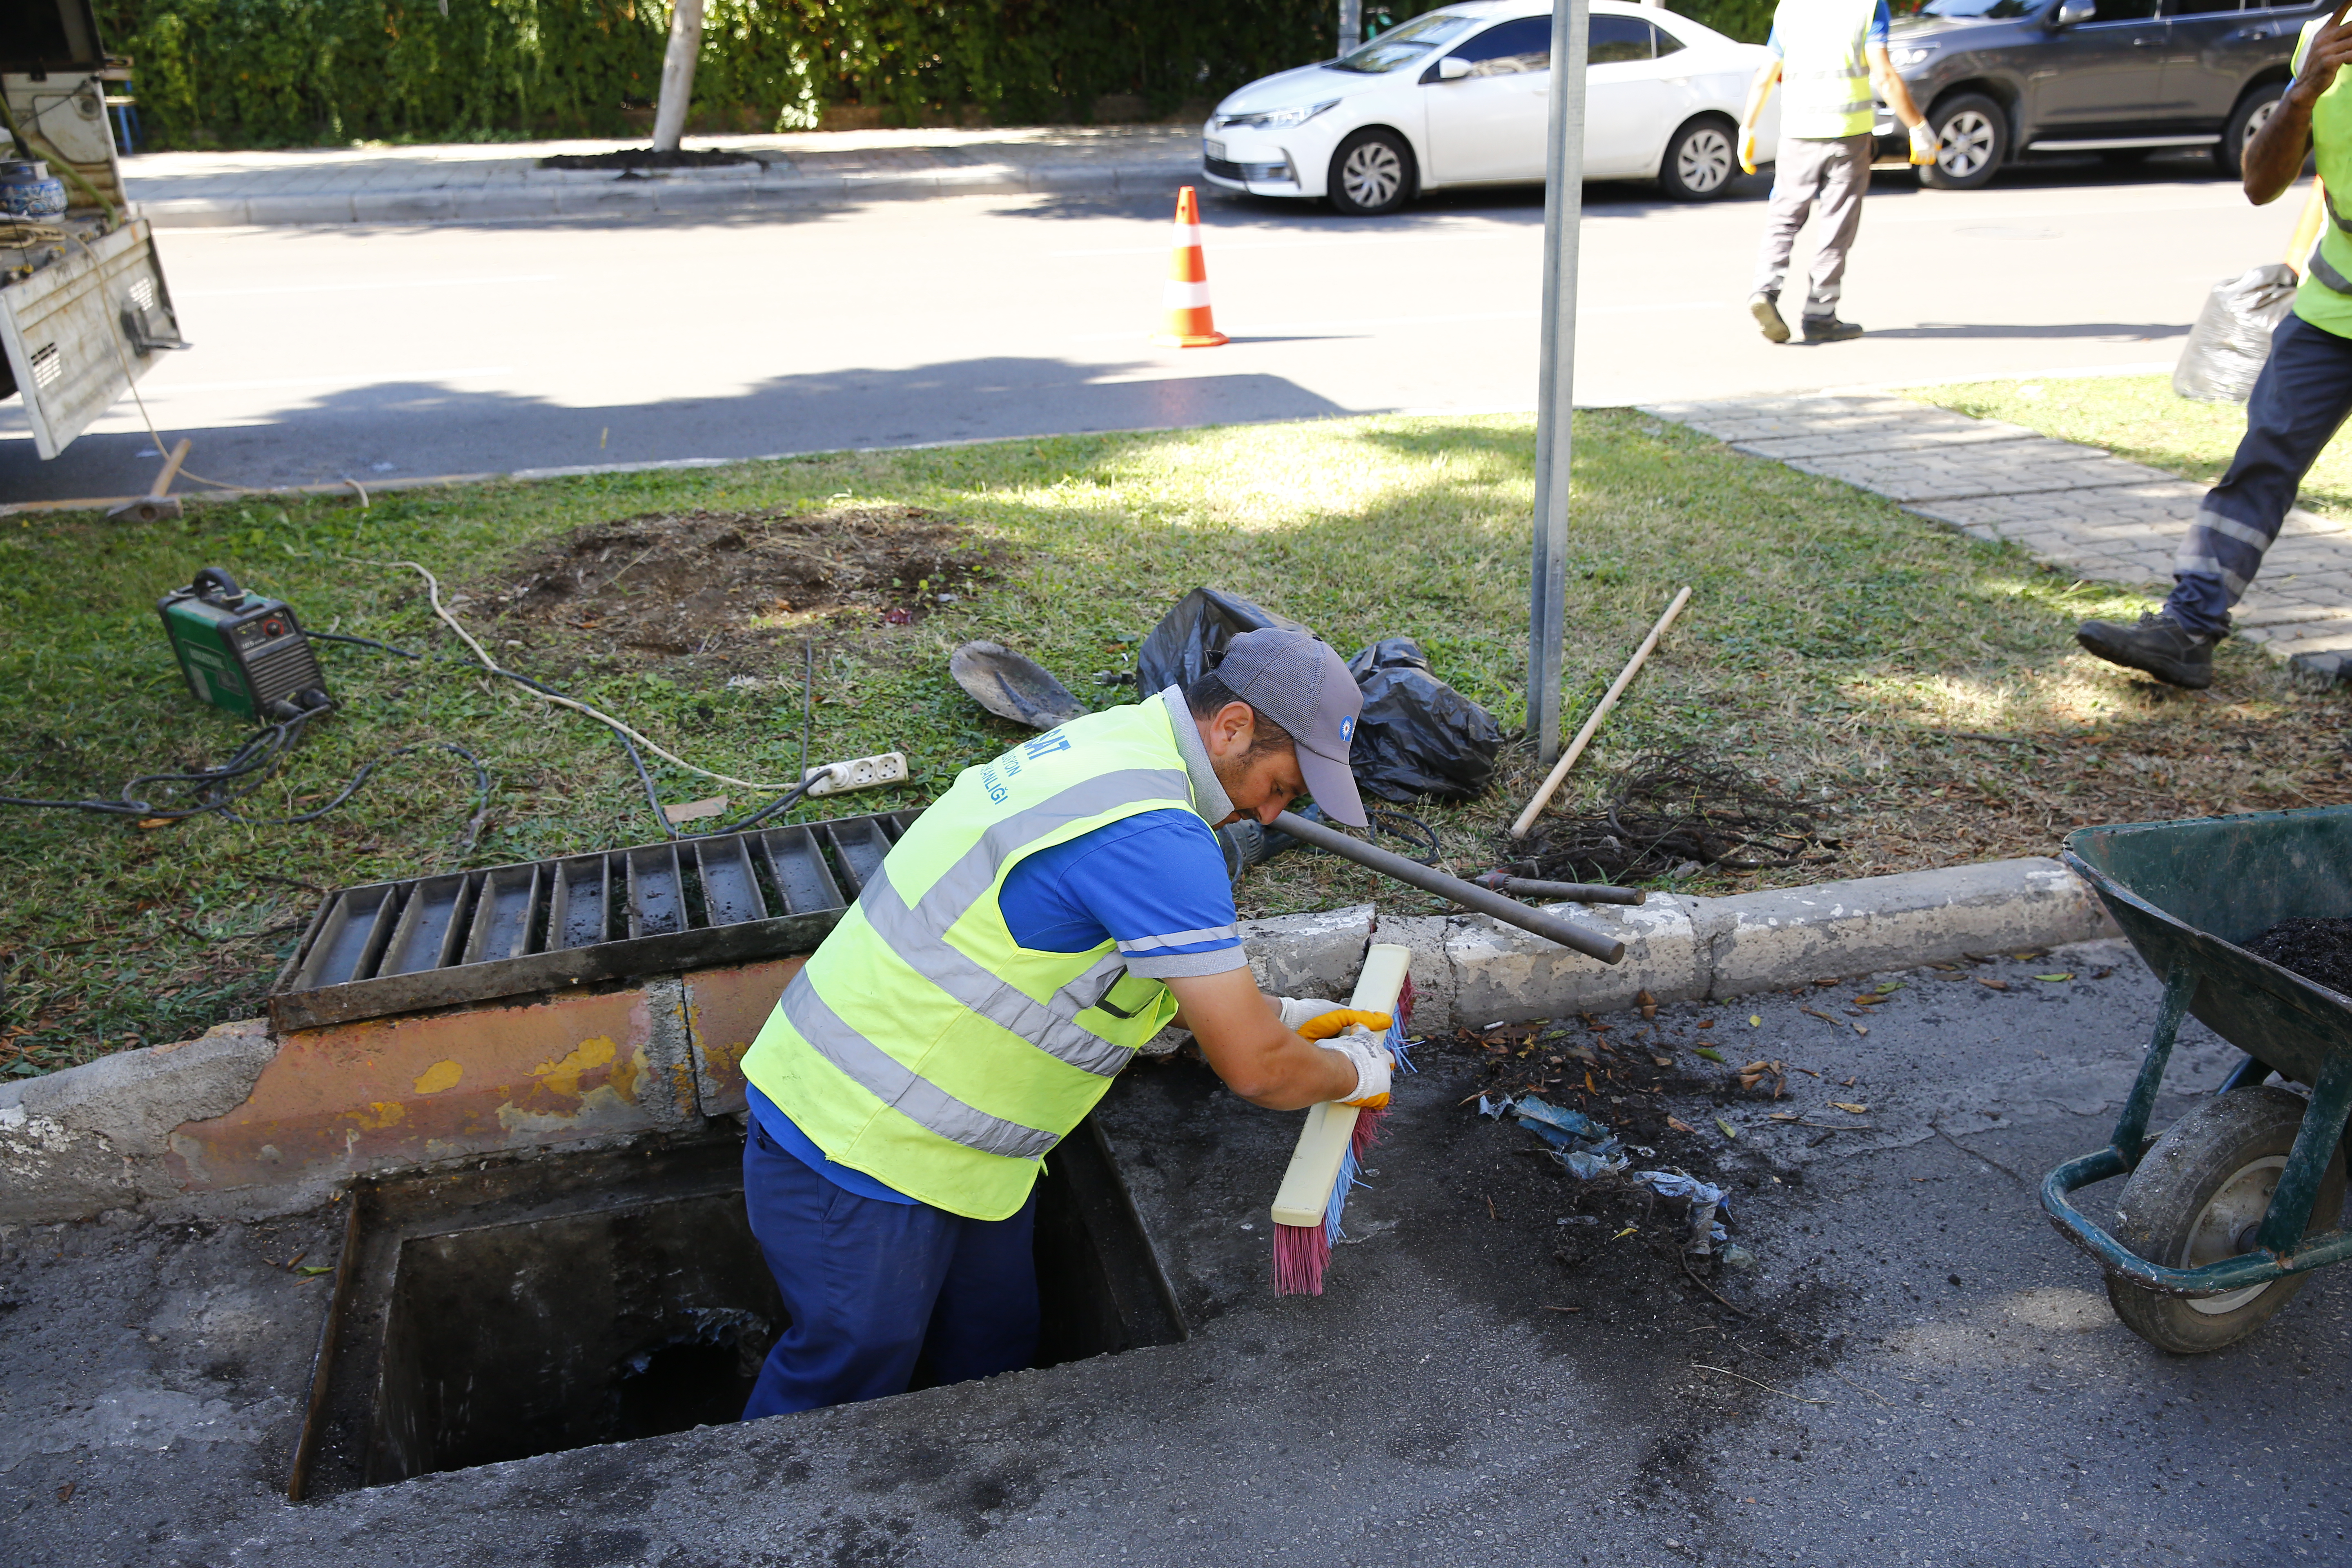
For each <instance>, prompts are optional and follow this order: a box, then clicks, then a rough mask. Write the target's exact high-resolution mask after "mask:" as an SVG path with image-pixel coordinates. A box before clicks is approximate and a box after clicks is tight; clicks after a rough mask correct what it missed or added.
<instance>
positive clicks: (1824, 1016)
mask: <svg viewBox="0 0 2352 1568" xmlns="http://www.w3.org/2000/svg"><path fill="white" fill-rule="evenodd" d="M1797 1011H1798V1012H1800V1013H1811V1014H1812V1015H1813V1016H1814V1017H1816V1018H1819V1019H1820V1020H1821V1021H1822V1023H1824V1024H1834V1023H1836V1022H1837V1020H1836V1019H1835V1018H1832V1017H1831V1016H1829V1015H1828V1014H1827V1013H1823V1012H1820V1011H1817V1010H1816V1009H1814V1008H1811V1007H1800V1008H1798V1009H1797Z"/></svg>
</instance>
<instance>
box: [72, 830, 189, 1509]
mask: <svg viewBox="0 0 2352 1568" xmlns="http://www.w3.org/2000/svg"><path fill="white" fill-rule="evenodd" d="M178 820H179V818H177V817H175V816H142V817H141V818H140V819H139V826H140V827H141V829H142V831H144V830H151V829H153V828H157V827H169V826H172V824H173V823H174V822H177V821H178ZM67 1490H68V1491H71V1490H73V1489H72V1488H71V1487H68V1488H67Z"/></svg>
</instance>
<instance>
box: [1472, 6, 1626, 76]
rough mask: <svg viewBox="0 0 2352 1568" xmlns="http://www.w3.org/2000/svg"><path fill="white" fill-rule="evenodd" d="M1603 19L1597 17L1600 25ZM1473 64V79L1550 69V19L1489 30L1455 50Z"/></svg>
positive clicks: (1519, 21)
mask: <svg viewBox="0 0 2352 1568" xmlns="http://www.w3.org/2000/svg"><path fill="white" fill-rule="evenodd" d="M1600 22H1601V18H1600V17H1598V16H1596V17H1594V18H1593V23H1594V25H1595V26H1598V25H1599V24H1600ZM1454 58H1455V59H1457V60H1468V61H1469V62H1470V74H1471V75H1472V76H1516V75H1517V74H1518V73H1519V72H1521V71H1540V70H1549V69H1550V68H1551V18H1550V17H1549V16H1521V17H1518V18H1517V19H1516V20H1514V21H1509V22H1505V23H1504V24H1502V25H1501V26H1496V27H1489V28H1487V29H1486V31H1485V32H1483V33H1481V34H1479V35H1478V36H1477V37H1475V38H1473V39H1471V40H1470V41H1469V42H1468V43H1466V44H1465V45H1463V46H1462V47H1460V48H1458V49H1456V50H1454Z"/></svg>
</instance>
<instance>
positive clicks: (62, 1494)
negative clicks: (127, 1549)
mask: <svg viewBox="0 0 2352 1568" xmlns="http://www.w3.org/2000/svg"><path fill="white" fill-rule="evenodd" d="M141 826H145V825H144V824H142V825H141ZM73 1494H74V1484H73V1482H71V1481H68V1482H67V1483H66V1484H65V1485H63V1486H61V1487H59V1488H58V1501H59V1502H67V1501H69V1500H71V1499H72V1497H73Z"/></svg>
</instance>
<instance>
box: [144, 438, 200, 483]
mask: <svg viewBox="0 0 2352 1568" xmlns="http://www.w3.org/2000/svg"><path fill="white" fill-rule="evenodd" d="M194 445H195V443H194V441H192V440H190V439H189V438H188V437H185V436H183V437H180V443H179V445H178V446H176V447H173V448H172V455H171V456H170V457H168V458H164V459H163V472H162V473H160V474H157V475H156V476H155V482H154V483H153V484H152V485H151V486H149V487H148V489H147V493H148V494H149V495H150V496H166V495H169V494H171V493H172V481H173V479H178V478H179V477H180V465H181V464H182V463H184V462H186V461H187V460H188V448H189V447H192V446H194Z"/></svg>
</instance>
